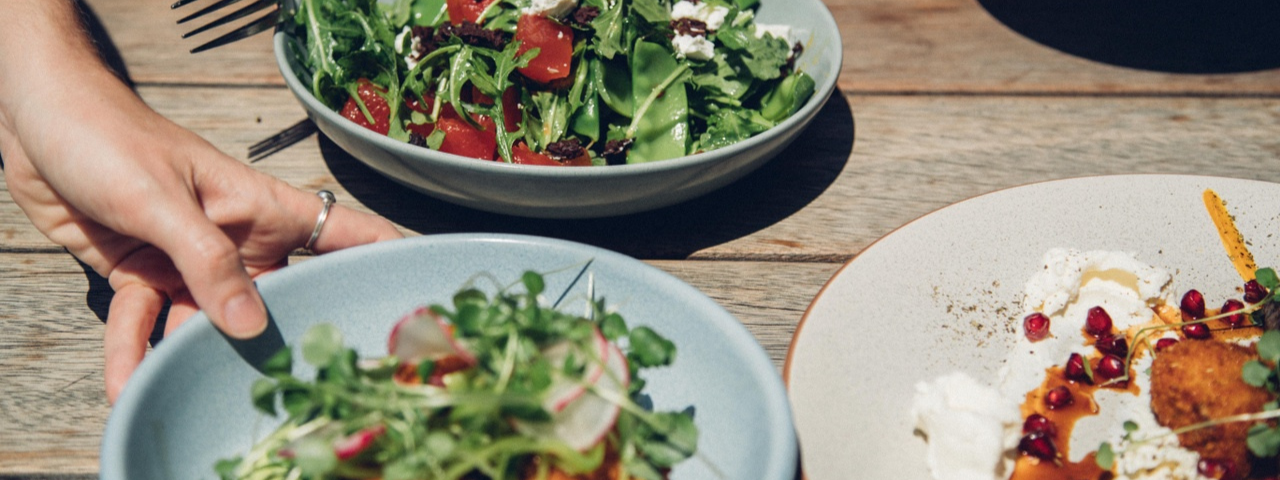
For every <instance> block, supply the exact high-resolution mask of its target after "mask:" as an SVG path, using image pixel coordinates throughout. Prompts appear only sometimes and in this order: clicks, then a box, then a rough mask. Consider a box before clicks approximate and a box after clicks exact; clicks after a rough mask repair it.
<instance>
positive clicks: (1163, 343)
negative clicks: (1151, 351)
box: [1156, 338, 1178, 352]
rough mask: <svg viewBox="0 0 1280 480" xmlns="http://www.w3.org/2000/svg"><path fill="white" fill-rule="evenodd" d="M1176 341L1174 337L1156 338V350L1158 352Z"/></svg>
mask: <svg viewBox="0 0 1280 480" xmlns="http://www.w3.org/2000/svg"><path fill="white" fill-rule="evenodd" d="M1177 343H1178V339H1176V338H1161V339H1159V340H1156V351H1157V352H1159V351H1161V350H1164V349H1166V348H1169V347H1172V346H1174V345H1175V344H1177Z"/></svg>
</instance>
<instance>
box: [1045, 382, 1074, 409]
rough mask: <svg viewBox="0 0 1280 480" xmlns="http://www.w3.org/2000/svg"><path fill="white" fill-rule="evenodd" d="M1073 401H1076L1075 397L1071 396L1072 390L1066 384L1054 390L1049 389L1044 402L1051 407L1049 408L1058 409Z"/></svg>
mask: <svg viewBox="0 0 1280 480" xmlns="http://www.w3.org/2000/svg"><path fill="white" fill-rule="evenodd" d="M1072 401H1074V399H1073V398H1071V390H1070V389H1068V388H1067V387H1066V386H1060V387H1057V388H1054V389H1053V390H1049V392H1048V393H1046V394H1044V404H1045V406H1047V407H1049V410H1057V409H1059V408H1064V407H1066V406H1068V405H1071V402H1072Z"/></svg>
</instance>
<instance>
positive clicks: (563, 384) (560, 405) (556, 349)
mask: <svg viewBox="0 0 1280 480" xmlns="http://www.w3.org/2000/svg"><path fill="white" fill-rule="evenodd" d="M591 340H592V341H591V346H592V347H593V348H592V350H593V351H592V352H584V351H582V349H580V348H577V345H575V344H574V343H573V342H568V341H565V342H560V343H557V344H555V345H552V346H551V347H548V348H547V349H546V350H543V352H542V353H543V355H544V356H546V358H547V361H549V362H551V366H552V368H555V369H557V370H559V369H561V368H562V367H563V366H564V361H565V360H566V359H568V358H569V354H570V353H574V354H575V355H577V357H578V358H580V359H583V360H585V361H586V362H587V369H586V371H585V372H584V373H583V376H582V379H580V380H579V379H576V378H564V377H558V378H557V379H556V380H555V383H553V384H552V385H551V392H550V393H549V394H548V395H547V399H546V400H545V401H543V402H542V408H544V409H546V410H547V411H548V412H550V413H553V414H554V413H557V412H560V411H561V410H564V409H565V407H567V406H569V404H570V403H571V402H573V401H574V400H577V399H578V398H579V397H581V396H582V394H583V392H586V390H587V387H586V385H594V384H595V383H596V382H598V381H599V380H600V376H601V375H603V374H604V369H605V359H606V358H607V356H608V355H609V341H608V340H605V338H604V334H602V333H600V329H599V328H593V329H592V339H591Z"/></svg>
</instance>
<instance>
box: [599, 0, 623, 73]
mask: <svg viewBox="0 0 1280 480" xmlns="http://www.w3.org/2000/svg"><path fill="white" fill-rule="evenodd" d="M608 3H609V4H608V6H606V7H604V8H601V9H600V15H598V16H596V18H595V19H594V20H592V21H591V28H592V29H593V30H595V32H596V35H595V39H594V41H593V43H594V45H595V49H596V53H599V54H600V56H601V57H604V58H606V59H610V60H612V59H613V57H615V56H617V55H618V54H619V53H625V52H626V51H627V44H628V43H627V42H625V41H624V39H623V29H624V26H625V20H626V16H625V15H624V14H623V11H624V7H625V6H626V2H625V1H624V0H610V1H609V2H608Z"/></svg>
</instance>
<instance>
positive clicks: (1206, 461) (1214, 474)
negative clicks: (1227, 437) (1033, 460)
mask: <svg viewBox="0 0 1280 480" xmlns="http://www.w3.org/2000/svg"><path fill="white" fill-rule="evenodd" d="M1019 446H1021V444H1019ZM1196 470H1198V471H1199V472H1200V474H1201V475H1204V476H1206V477H1209V478H1217V479H1225V478H1235V477H1236V466H1235V464H1234V463H1232V462H1231V461H1230V460H1223V459H1218V458H1202V459H1200V463H1199V464H1197V465H1196Z"/></svg>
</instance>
